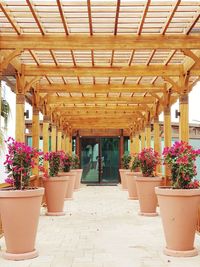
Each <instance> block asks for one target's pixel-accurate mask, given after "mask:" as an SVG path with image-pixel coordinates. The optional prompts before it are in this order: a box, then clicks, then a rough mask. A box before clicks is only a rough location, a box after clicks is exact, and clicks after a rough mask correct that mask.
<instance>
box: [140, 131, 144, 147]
mask: <svg viewBox="0 0 200 267" xmlns="http://www.w3.org/2000/svg"><path fill="white" fill-rule="evenodd" d="M140 135H141V151H142V149H143V148H145V131H144V130H142V131H141V133H140Z"/></svg>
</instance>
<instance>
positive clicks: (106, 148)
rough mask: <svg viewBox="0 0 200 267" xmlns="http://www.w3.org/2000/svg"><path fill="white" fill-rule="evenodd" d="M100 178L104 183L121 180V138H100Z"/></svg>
mask: <svg viewBox="0 0 200 267" xmlns="http://www.w3.org/2000/svg"><path fill="white" fill-rule="evenodd" d="M100 154H101V157H100V159H101V162H100V167H101V169H100V172H101V173H100V180H101V182H102V183H116V182H118V181H119V172H118V169H119V138H110V137H107V138H101V139H100Z"/></svg>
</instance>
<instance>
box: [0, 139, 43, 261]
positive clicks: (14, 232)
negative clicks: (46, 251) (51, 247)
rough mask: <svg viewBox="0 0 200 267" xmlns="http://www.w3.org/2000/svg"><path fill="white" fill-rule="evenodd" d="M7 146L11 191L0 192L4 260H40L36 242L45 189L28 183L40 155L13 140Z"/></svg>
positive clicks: (7, 167) (9, 189) (7, 164)
mask: <svg viewBox="0 0 200 267" xmlns="http://www.w3.org/2000/svg"><path fill="white" fill-rule="evenodd" d="M6 143H7V146H8V153H7V155H6V161H5V162H4V165H5V167H6V169H7V172H8V178H7V179H6V180H5V182H7V183H9V184H10V185H11V187H8V188H6V189H1V190H0V213H1V220H2V227H3V231H4V237H5V242H6V252H5V253H3V256H4V258H6V259H9V260H25V259H31V258H34V257H37V256H38V253H37V251H36V250H35V238H36V233H37V226H38V220H39V215H40V206H41V201H42V196H43V194H44V188H35V187H34V188H33V187H30V186H29V182H30V176H31V170H32V168H33V167H34V165H35V161H36V158H38V156H39V154H40V153H39V152H38V150H36V149H34V148H32V147H29V146H27V145H25V144H24V143H21V142H17V141H15V140H14V139H13V138H9V139H8V140H7V141H6Z"/></svg>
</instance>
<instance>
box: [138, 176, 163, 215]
mask: <svg viewBox="0 0 200 267" xmlns="http://www.w3.org/2000/svg"><path fill="white" fill-rule="evenodd" d="M135 180H136V187H137V192H138V199H139V203H140V212H139V214H140V215H144V216H157V215H158V213H157V212H156V207H157V203H158V201H157V197H156V194H155V187H156V186H160V185H161V183H162V177H138V176H137V177H135Z"/></svg>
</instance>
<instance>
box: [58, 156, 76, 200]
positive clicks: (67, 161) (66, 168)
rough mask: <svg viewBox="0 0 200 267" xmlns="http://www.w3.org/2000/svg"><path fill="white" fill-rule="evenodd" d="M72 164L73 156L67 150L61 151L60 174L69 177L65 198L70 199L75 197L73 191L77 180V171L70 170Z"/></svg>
mask: <svg viewBox="0 0 200 267" xmlns="http://www.w3.org/2000/svg"><path fill="white" fill-rule="evenodd" d="M71 166H72V157H71V156H70V155H69V154H68V153H65V152H61V170H62V172H60V175H62V176H65V177H68V185H67V190H66V192H65V200H70V199H72V197H73V191H74V186H75V180H76V173H74V172H70V169H71Z"/></svg>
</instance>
